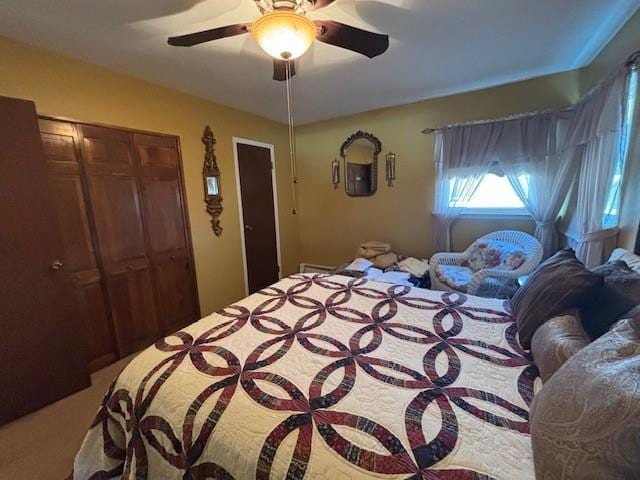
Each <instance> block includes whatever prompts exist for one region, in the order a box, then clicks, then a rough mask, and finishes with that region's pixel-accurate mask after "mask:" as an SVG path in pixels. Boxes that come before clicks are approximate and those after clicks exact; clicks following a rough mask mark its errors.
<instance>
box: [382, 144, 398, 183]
mask: <svg viewBox="0 0 640 480" xmlns="http://www.w3.org/2000/svg"><path fill="white" fill-rule="evenodd" d="M396 158H397V156H396V154H395V153H393V152H389V153H387V155H386V157H385V167H386V168H385V179H386V180H387V185H388V186H389V187H393V182H394V181H395V179H396Z"/></svg>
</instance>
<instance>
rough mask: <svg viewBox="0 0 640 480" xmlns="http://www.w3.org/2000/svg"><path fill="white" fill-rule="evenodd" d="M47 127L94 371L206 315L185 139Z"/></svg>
mask: <svg viewBox="0 0 640 480" xmlns="http://www.w3.org/2000/svg"><path fill="white" fill-rule="evenodd" d="M39 123H40V132H41V136H42V144H43V146H44V152H45V158H46V162H47V167H48V176H49V183H50V185H51V188H52V191H53V192H54V200H53V201H54V205H55V208H56V212H57V216H58V221H59V222H60V225H61V226H62V231H63V237H64V245H65V250H66V262H67V266H68V268H69V270H70V271H71V272H72V275H73V278H74V282H75V285H76V294H77V297H78V302H79V305H80V307H81V317H82V320H83V325H84V330H85V338H86V342H87V345H88V349H89V370H90V371H93V370H95V369H98V368H100V367H102V366H104V365H106V364H109V363H111V362H113V361H114V360H115V359H116V358H118V357H123V356H126V355H129V354H130V353H133V352H136V351H138V350H140V349H141V348H144V347H146V346H148V345H150V344H151V343H153V342H154V341H155V340H157V339H158V338H161V337H162V336H165V335H167V334H170V333H172V332H175V331H176V330H179V329H180V328H182V327H184V326H185V325H188V324H189V323H191V322H193V321H195V320H197V319H198V318H199V316H200V312H199V306H198V297H197V292H196V283H195V274H194V268H193V255H192V250H191V236H190V232H189V227H188V221H187V211H186V205H185V199H184V187H183V181H182V169H181V160H180V150H179V145H178V139H177V138H176V137H172V136H167V135H159V134H150V133H140V132H135V131H130V130H122V129H118V128H111V127H104V126H96V125H88V124H83V123H73V122H68V121H63V120H59V119H53V118H40V122H39Z"/></svg>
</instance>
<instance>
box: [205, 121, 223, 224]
mask: <svg viewBox="0 0 640 480" xmlns="http://www.w3.org/2000/svg"><path fill="white" fill-rule="evenodd" d="M202 143H204V145H205V151H204V167H203V168H202V177H203V180H204V201H205V203H206V204H207V213H209V215H211V217H212V219H211V227H212V228H213V233H215V234H216V236H218V237H219V236H220V235H222V225H220V215H221V214H222V211H223V208H222V194H221V189H220V168H218V162H217V161H216V154H215V153H214V147H215V145H216V139H215V137H214V136H213V132H212V131H211V127H209V125H207V126H206V128H205V129H204V135H203V136H202Z"/></svg>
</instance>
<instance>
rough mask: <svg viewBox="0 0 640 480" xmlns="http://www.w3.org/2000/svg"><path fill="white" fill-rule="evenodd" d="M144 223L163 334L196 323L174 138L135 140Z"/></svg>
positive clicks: (185, 223) (162, 137) (153, 136)
mask: <svg viewBox="0 0 640 480" xmlns="http://www.w3.org/2000/svg"><path fill="white" fill-rule="evenodd" d="M134 144H135V146H136V150H137V154H138V160H139V162H140V178H141V184H142V197H143V205H144V217H145V221H146V227H147V232H148V238H149V251H150V255H151V263H152V265H153V271H154V277H155V285H156V289H157V299H158V306H159V310H160V312H161V322H162V329H163V333H164V334H170V333H173V332H175V331H176V330H179V329H181V328H183V327H184V326H186V325H188V324H190V323H192V322H194V321H196V320H198V319H199V317H200V312H199V307H198V297H197V293H196V286H195V278H194V272H193V265H192V255H191V246H190V244H189V239H190V235H189V231H188V226H187V218H186V208H185V204H184V196H183V190H182V181H181V172H180V155H179V150H178V146H177V143H176V139H175V138H174V137H165V136H155V135H141V134H136V135H134Z"/></svg>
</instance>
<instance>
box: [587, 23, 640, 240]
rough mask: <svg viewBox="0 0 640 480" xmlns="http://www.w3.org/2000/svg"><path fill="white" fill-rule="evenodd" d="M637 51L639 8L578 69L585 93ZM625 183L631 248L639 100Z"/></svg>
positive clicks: (624, 218)
mask: <svg viewBox="0 0 640 480" xmlns="http://www.w3.org/2000/svg"><path fill="white" fill-rule="evenodd" d="M638 50H640V11H638V12H637V13H636V14H635V15H634V16H633V17H631V19H630V20H629V21H628V22H627V23H626V25H625V26H624V27H623V28H622V29H621V30H620V32H618V34H617V35H616V36H615V37H614V38H613V40H612V41H611V42H609V44H608V45H607V46H606V47H605V48H604V49H603V50H602V52H600V54H599V55H598V56H597V57H596V59H595V60H594V61H593V62H592V63H591V65H589V66H588V67H587V68H583V69H582V70H581V71H580V86H581V90H582V92H586V91H587V90H588V89H589V88H591V87H592V86H593V85H594V84H595V83H596V82H598V80H600V79H601V78H605V77H607V76H608V75H611V74H612V73H613V72H614V71H615V70H616V69H617V68H620V66H621V65H622V64H623V62H624V61H625V59H626V58H627V57H628V56H629V55H631V54H632V53H633V52H636V51H638ZM627 162H628V163H627V171H626V183H625V185H624V187H623V188H624V191H623V197H622V209H621V212H620V239H619V241H618V244H619V245H620V246H621V247H624V248H627V249H629V250H633V247H634V245H635V241H636V234H637V231H638V223H639V222H640V188H638V184H640V103H636V115H635V120H634V127H633V132H632V134H631V145H630V150H629V157H628V159H627Z"/></svg>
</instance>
